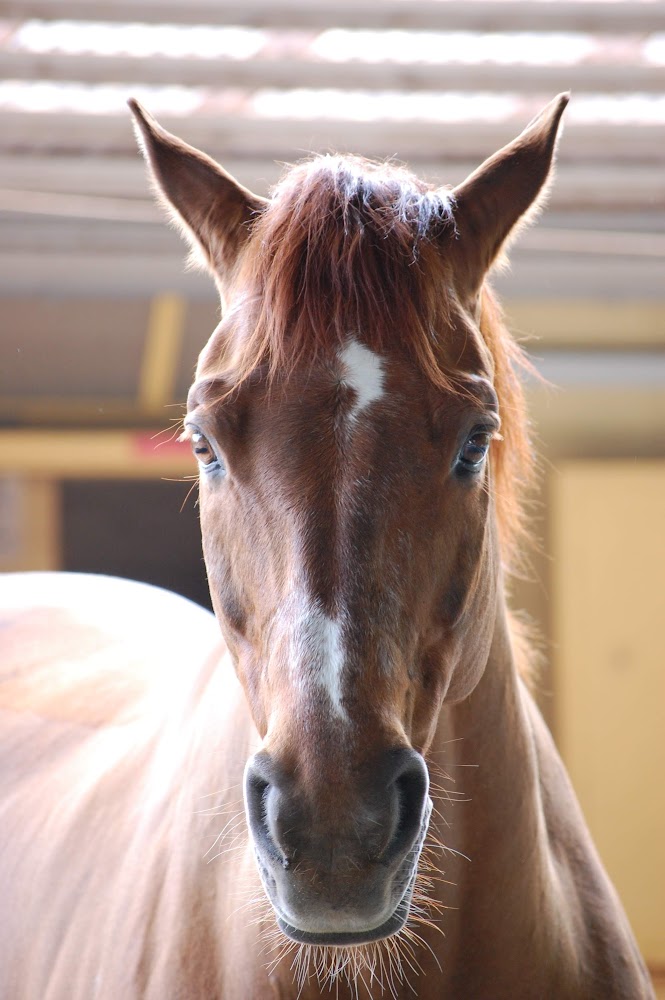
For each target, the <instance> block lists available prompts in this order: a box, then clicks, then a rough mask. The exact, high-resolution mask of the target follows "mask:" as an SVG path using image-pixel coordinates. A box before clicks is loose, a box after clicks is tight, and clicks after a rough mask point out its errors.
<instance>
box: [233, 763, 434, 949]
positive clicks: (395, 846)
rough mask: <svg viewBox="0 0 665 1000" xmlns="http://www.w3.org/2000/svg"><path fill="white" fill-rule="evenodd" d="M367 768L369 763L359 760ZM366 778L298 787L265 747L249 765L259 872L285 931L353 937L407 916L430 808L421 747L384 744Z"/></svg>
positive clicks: (304, 937) (313, 937)
mask: <svg viewBox="0 0 665 1000" xmlns="http://www.w3.org/2000/svg"><path fill="white" fill-rule="evenodd" d="M360 770H361V771H362V770H363V769H362V768H361V769H360ZM364 770H365V772H366V773H365V776H364V778H363V779H362V780H361V779H358V777H357V772H354V776H355V781H353V782H352V779H351V777H350V776H348V775H346V777H347V779H348V780H346V781H342V780H339V779H338V780H337V781H335V787H334V788H333V787H330V786H329V785H325V784H324V785H320V786H318V787H317V791H316V793H313V792H312V789H311V788H309V789H308V788H303V787H299V785H298V781H297V779H296V778H295V777H294V776H293V775H289V774H286V773H285V772H284V771H283V770H280V769H279V768H278V767H277V766H276V765H275V763H274V761H273V760H272V758H271V757H270V756H269V755H268V754H267V753H266V752H261V753H258V754H256V755H255V756H254V757H253V758H252V759H251V760H250V761H249V762H248V764H247V768H246V770H245V802H246V808H247V819H248V823H249V828H250V832H251V835H252V837H253V840H254V848H255V852H256V860H257V864H258V868H259V872H260V875H261V879H262V882H263V885H264V888H265V891H266V893H267V895H268V898H269V900H270V902H271V903H272V906H273V908H274V910H275V913H276V916H277V922H278V924H279V926H280V928H281V929H282V931H283V932H284V933H285V934H287V935H288V936H289V937H291V938H293V939H294V940H296V941H301V942H304V943H308V944H327V945H351V944H362V943H366V942H369V941H377V940H379V939H381V938H385V937H390V936H391V935H392V934H396V933H397V932H398V931H399V930H401V928H402V927H403V925H404V923H405V922H406V920H407V918H408V915H409V909H410V905H411V897H412V894H413V888H414V883H415V878H416V873H417V868H418V859H419V856H420V851H421V849H422V844H423V841H424V838H425V834H426V832H427V826H428V823H429V817H430V813H431V801H430V799H429V795H428V791H429V780H428V774H427V768H426V766H425V762H424V760H423V758H422V757H421V755H420V754H419V753H416V752H415V751H414V750H411V749H407V748H396V749H391V750H389V751H386V752H385V753H384V754H383V755H382V757H381V759H380V760H374V761H373V762H372V766H371V768H370V767H369V766H367V767H366V768H365V769H364Z"/></svg>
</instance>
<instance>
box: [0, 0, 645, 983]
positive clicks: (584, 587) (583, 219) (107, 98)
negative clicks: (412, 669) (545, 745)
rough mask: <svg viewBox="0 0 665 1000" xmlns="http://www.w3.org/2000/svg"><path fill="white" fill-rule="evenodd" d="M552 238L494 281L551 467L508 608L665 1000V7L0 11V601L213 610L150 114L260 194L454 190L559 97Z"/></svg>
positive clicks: (82, 4) (203, 0) (114, 0)
mask: <svg viewBox="0 0 665 1000" xmlns="http://www.w3.org/2000/svg"><path fill="white" fill-rule="evenodd" d="M564 90H570V91H571V92H572V100H571V103H570V106H569V109H568V111H567V114H566V124H565V129H564V133H563V137H562V140H561V143H560V147H559V154H558V164H557V170H556V179H555V183H554V186H553V189H552V192H551V196H550V198H549V202H548V205H547V208H546V211H545V212H544V213H543V214H542V217H541V218H540V219H539V220H538V223H537V225H535V226H534V227H532V228H530V229H528V230H526V231H525V232H523V233H522V235H521V236H520V238H519V240H518V241H517V242H516V243H515V245H514V246H513V248H512V250H511V254H510V259H511V267H510V269H507V270H503V271H500V272H497V273H496V274H495V275H494V277H493V284H494V286H495V287H496V289H497V290H498V292H499V293H500V296H501V298H502V301H503V304H504V307H505V311H506V314H507V318H508V322H509V325H510V326H511V328H512V329H513V331H514V332H515V333H516V334H518V335H519V336H520V337H521V338H524V342H525V346H526V348H527V351H528V353H529V355H530V357H531V359H532V361H533V363H534V365H535V368H536V369H537V372H538V373H539V375H540V376H541V378H539V379H538V378H535V377H534V378H533V379H532V380H530V382H529V384H528V394H529V400H530V406H531V413H532V417H533V425H534V432H535V437H536V440H537V447H538V451H539V453H540V456H541V476H540V487H539V492H538V494H537V496H536V497H534V503H533V517H534V523H535V529H536V534H537V536H538V539H539V544H538V546H537V548H536V549H535V551H534V552H533V554H532V558H531V563H532V571H531V573H530V574H529V578H527V579H525V580H523V581H519V583H518V585H517V586H516V588H515V595H514V603H515V604H516V606H518V607H521V608H524V609H526V612H527V614H528V616H529V618H530V619H531V620H533V622H535V623H536V626H537V629H538V630H539V634H540V636H541V639H540V645H541V647H542V651H543V654H544V655H543V666H542V668H541V670H540V673H539V675H538V678H537V680H536V688H537V694H538V697H539V701H540V704H541V707H542V709H543V712H544V714H545V716H546V718H547V720H548V722H549V724H550V725H551V727H552V729H553V731H554V734H555V737H556V740H557V742H558V745H559V747H560V749H561V752H562V754H563V756H564V759H565V762H566V765H567V767H568V769H569V772H570V774H571V776H572V779H573V783H574V785H575V787H576V790H577V792H578V795H579V797H580V799H581V802H582V805H583V808H584V811H585V814H586V817H587V820H588V823H589V826H590V828H591V831H592V834H593V836H594V838H595V841H596V843H597V845H598V847H599V850H600V853H601V855H602V857H603V859H604V861H605V864H606V866H607V867H608V869H609V871H610V874H611V876H612V878H613V879H614V881H615V883H616V885H617V887H618V890H619V893H620V895H621V897H622V899H623V901H624V904H625V906H626V909H627V912H628V914H629V917H630V920H631V922H632V925H633V928H634V930H635V933H636V935H637V938H638V941H639V944H640V946H641V948H642V951H643V953H644V955H645V957H646V959H647V962H648V964H649V968H650V970H651V972H652V975H653V977H654V981H655V983H656V985H657V988H658V989H659V990H660V992H659V996H664V997H665V892H664V891H663V887H664V886H665V852H664V851H663V844H665V791H664V788H665V785H664V783H663V778H662V776H663V773H665V740H664V739H663V732H664V731H665V730H664V728H663V706H664V705H665V671H664V669H663V665H664V663H665V640H664V639H663V632H662V627H661V625H662V622H663V620H664V619H665V532H663V512H664V511H665V392H664V388H665V354H664V352H663V342H664V335H665V283H664V278H665V225H664V223H665V127H664V126H665V3H664V2H661V0H557V2H550V3H542V2H539V0H522V2H513V0H471V2H467V3H453V2H452V0H335V2H328V0H317V2H316V3H311V2H307V0H245V2H244V3H243V4H237V5H236V4H232V3H220V2H212V0H188V2H187V3H183V2H180V3H176V2H175V0H143V2H142V3H140V4H136V3H135V2H133V3H129V2H127V0H97V2H95V0H7V2H0V570H2V571H5V572H6V571H13V570H30V569H67V570H73V571H94V572H103V573H113V574H118V575H121V576H128V577H132V578H135V579H142V580H147V581H149V582H152V583H156V584H159V585H161V586H165V587H168V588H170V589H173V590H177V591H179V592H181V593H184V594H185V595H187V596H189V597H191V598H192V599H194V600H197V601H200V602H201V603H206V602H207V601H208V597H207V586H206V580H205V572H204V567H203V562H202V557H201V548H200V541H199V535H198V522H197V510H196V490H195V488H194V489H193V488H192V487H193V479H192V477H193V473H194V469H193V467H192V459H191V455H190V452H189V448H188V447H187V446H186V445H181V444H179V443H178V441H177V426H178V421H179V420H180V418H181V416H182V414H183V402H184V399H185V396H186V392H187V388H188V386H189V384H190V382H191V377H192V373H193V369H194V365H195V362H196V357H197V353H198V351H199V350H200V349H201V347H202V346H203V344H204V343H205V341H206V339H207V337H208V336H209V334H210V332H211V331H212V329H213V328H214V326H215V325H216V323H217V321H218V317H219V306H218V302H217V299H216V297H215V290H214V287H213V285H212V282H211V281H210V280H209V278H208V277H207V276H205V275H203V274H201V273H197V272H196V271H193V270H191V269H189V270H188V269H187V268H186V267H185V266H184V248H183V245H182V243H181V240H180V237H179V235H178V234H177V233H176V232H175V231H174V230H173V229H169V227H168V226H167V225H165V224H164V217H163V213H162V212H161V211H160V209H159V208H158V207H157V206H156V205H155V203H154V201H153V198H152V195H151V192H150V190H149V186H148V183H147V181H146V176H145V170H144V166H143V163H142V161H141V159H140V157H139V155H138V153H137V150H136V143H135V139H134V135H133V132H132V127H131V122H130V115H129V113H128V111H127V108H126V100H127V98H128V97H130V96H134V97H137V98H138V99H139V100H141V101H142V102H143V103H144V104H145V105H146V107H147V108H148V109H149V110H150V111H152V112H153V113H154V114H155V115H156V116H157V117H158V118H159V119H160V121H161V122H162V123H163V124H164V125H165V126H166V127H167V128H169V129H170V130H172V131H174V132H175V133H177V134H178V135H180V136H182V137H183V138H184V139H186V140H187V141H188V142H190V143H191V144H193V145H195V146H198V147H199V148H201V149H204V150H206V151H207V152H208V153H210V154H211V155H212V156H214V157H215V158H216V159H217V160H218V161H219V162H221V163H222V164H223V165H224V166H225V167H226V169H227V170H229V171H230V172H231V173H232V174H233V175H234V176H235V177H237V178H238V179H239V180H240V181H241V182H242V183H243V184H245V185H246V186H248V187H249V188H251V189H253V190H254V191H256V192H257V193H259V194H266V193H267V192H268V191H269V188H270V186H271V184H273V183H274V182H275V181H276V180H277V179H278V177H279V175H280V173H281V170H282V164H283V163H285V162H293V161H294V160H295V159H298V158H300V157H302V156H304V155H306V154H307V153H308V152H309V151H325V150H331V149H334V150H340V151H350V152H359V153H362V154H364V155H368V156H372V157H394V158H396V159H398V160H400V161H404V162H406V163H407V164H408V165H409V166H410V167H411V168H412V169H413V170H415V171H416V172H417V173H418V174H420V175H421V176H423V177H425V178H426V179H428V180H431V181H435V182H440V183H448V184H456V183H458V182H459V181H461V180H462V179H464V177H466V175H467V174H468V173H470V171H471V170H472V169H474V168H475V167H476V166H477V165H478V164H479V163H480V162H481V161H482V160H483V159H484V158H485V157H487V156H488V155H490V154H491V153H492V152H494V151H495V150H496V149H498V148H499V147H500V146H502V145H503V144H505V143H506V142H508V141H509V140H510V139H512V138H513V137H514V136H515V135H517V134H518V132H519V131H520V130H521V129H522V128H523V126H524V125H525V124H526V123H527V122H528V121H529V119H530V118H531V117H532V116H533V115H534V114H535V113H536V112H537V111H538V110H539V109H540V108H541V107H542V106H543V105H544V104H545V103H547V101H548V100H549V99H551V97H553V96H554V95H555V94H557V93H559V92H561V91H564Z"/></svg>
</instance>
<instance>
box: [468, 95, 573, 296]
mask: <svg viewBox="0 0 665 1000" xmlns="http://www.w3.org/2000/svg"><path fill="white" fill-rule="evenodd" d="M569 97H570V95H569V94H559V96H558V97H555V99H554V100H553V101H551V102H550V104H548V105H547V107H546V108H544V109H543V110H542V111H541V113H540V114H539V115H538V116H537V117H536V118H534V119H533V121H531V122H529V124H528V125H527V127H526V128H525V129H524V131H523V132H522V133H521V135H519V136H518V137H517V138H516V139H514V140H513V141H512V142H511V143H509V144H508V145H507V146H504V147H503V149H500V150H499V152H498V153H495V154H494V156H491V157H490V158H489V159H488V160H486V161H485V162H484V163H483V164H482V166H480V167H479V168H478V169H477V170H475V171H474V172H473V173H472V174H471V175H470V176H469V177H467V179H466V180H465V181H463V183H462V184H460V185H459V186H458V187H457V188H455V189H454V191H453V194H454V196H455V202H456V208H455V226H456V239H455V241H454V243H453V246H452V255H453V259H454V280H455V283H456V285H457V287H458V291H459V293H460V295H461V296H462V298H464V299H467V300H473V299H474V298H475V296H476V295H477V293H478V291H479V290H480V287H481V285H482V283H483V280H484V278H485V275H486V273H487V270H488V268H489V267H490V266H491V265H492V263H493V262H494V260H495V259H496V257H497V255H498V254H499V251H500V250H501V247H502V246H503V244H504V243H505V241H506V239H507V238H508V237H509V236H510V233H511V232H512V231H513V229H514V228H515V226H516V225H517V223H518V222H519V221H520V219H522V218H523V217H524V216H525V214H526V213H528V212H529V210H530V209H532V208H534V207H536V208H537V206H538V202H539V200H541V199H539V195H540V194H541V192H543V191H544V190H545V189H546V181H547V178H548V175H549V173H550V169H551V167H552V162H553V160H554V152H555V149H556V141H557V134H558V131H559V122H560V120H561V115H562V114H563V111H564V109H565V107H566V105H567V104H568V100H569Z"/></svg>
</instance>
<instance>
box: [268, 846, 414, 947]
mask: <svg viewBox="0 0 665 1000" xmlns="http://www.w3.org/2000/svg"><path fill="white" fill-rule="evenodd" d="M417 875H418V858H416V860H415V862H414V864H413V868H412V871H411V875H410V877H409V881H408V884H407V886H406V889H405V891H404V895H403V896H402V898H401V899H400V901H399V903H398V904H397V906H396V908H395V910H394V911H393V914H392V916H390V917H389V918H388V919H387V920H384V921H383V923H381V924H379V926H378V927H372V928H368V929H367V930H361V931H323V932H314V931H306V930H302V929H301V928H299V927H294V926H293V924H290V923H289V922H288V921H287V920H285V919H284V917H282V916H280V914H279V913H277V911H276V910H275V914H276V917H277V925H278V927H279V929H280V930H281V931H282V933H283V934H286V936H287V937H288V938H291V940H292V941H297V942H298V943H299V944H314V945H323V946H331V947H338V948H339V947H341V948H343V947H345V946H350V945H362V944H371V943H372V942H373V941H381V940H382V939H383V938H388V937H392V935H393V934H397V933H399V931H401V929H402V928H403V927H404V924H405V923H406V921H407V920H408V917H409V911H410V909H411V899H412V898H413V889H414V886H415V883H416V877H417Z"/></svg>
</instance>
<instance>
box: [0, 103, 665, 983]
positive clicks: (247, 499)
mask: <svg viewBox="0 0 665 1000" xmlns="http://www.w3.org/2000/svg"><path fill="white" fill-rule="evenodd" d="M567 100H568V98H567V95H565V94H564V95H561V96H559V97H558V98H556V99H555V100H554V101H553V102H552V103H550V104H549V105H548V106H547V107H546V108H545V109H544V110H543V111H542V112H541V114H540V115H538V117H536V118H535V119H534V120H533V121H532V122H531V123H530V124H529V125H528V126H527V127H526V129H525V130H524V131H523V132H522V133H521V135H519V136H518V137H517V138H516V139H515V140H514V141H512V142H511V143H509V144H508V145H507V146H505V147H504V148H503V149H501V150H500V151H499V152H497V153H495V154H494V155H493V156H491V157H490V158H489V159H488V160H487V161H486V162H485V163H483V164H482V166H480V167H479V168H478V169H477V170H476V171H475V172H474V173H472V174H471V176H470V177H469V178H468V179H467V180H465V181H464V182H463V183H461V184H460V185H458V186H457V187H454V188H451V187H436V186H433V185H430V184H427V183H425V182H423V181H421V180H419V179H417V178H416V177H415V176H414V175H412V174H411V173H410V172H409V171H408V170H407V169H406V168H405V167H402V166H400V165H398V164H396V163H393V162H391V161H388V162H385V163H380V162H374V161H368V160H365V159H363V158H361V157H355V156H347V155H344V156H335V155H322V156H315V157H313V158H309V159H307V160H305V161H304V162H302V163H300V164H298V165H296V166H294V167H292V168H291V169H290V170H289V171H288V172H286V174H285V176H284V177H283V179H282V180H281V181H280V182H279V184H278V185H277V186H276V188H275V189H274V191H273V193H272V195H271V197H270V198H269V199H265V198H263V197H259V196H257V195H255V194H253V193H252V192H250V191H249V190H247V189H246V188H244V187H243V186H242V185H241V184H239V183H238V182H237V181H236V180H234V179H233V178H232V177H231V176H230V175H229V174H228V173H226V172H225V171H224V170H223V168H222V167H221V166H219V165H218V164H217V163H216V162H215V161H214V160H213V159H211V158H210V157H208V156H207V155H206V154H204V153H202V152H200V151H198V150H196V149H195V148H193V147H191V146H189V145H187V144H186V143H185V142H183V141H182V140H181V139H179V138H177V137H175V136H173V135H171V134H170V133H168V132H167V131H166V130H165V129H163V128H162V127H161V126H160V125H159V124H158V123H157V122H156V121H155V120H154V119H153V118H152V117H151V116H150V115H149V114H148V112H147V111H145V110H144V109H143V108H142V107H141V106H140V105H139V104H138V103H137V102H135V101H131V102H130V106H131V110H132V112H133V115H134V120H135V125H136V132H137V135H138V138H139V142H140V145H141V147H142V150H143V152H144V154H145V158H146V161H147V164H148V169H149V172H150V175H151V177H152V181H153V184H154V186H155V188H156V190H157V193H158V196H159V198H160V199H161V201H162V202H163V203H164V204H165V206H166V207H167V209H168V210H169V211H170V212H171V214H172V216H173V217H174V219H175V220H176V221H177V223H178V224H179V226H180V228H181V229H182V231H183V233H184V234H185V236H186V238H187V240H188V241H189V243H190V245H191V246H192V248H193V249H194V251H195V252H196V253H197V254H198V255H199V257H200V258H201V259H202V261H203V263H204V265H205V266H206V267H207V268H208V270H209V271H210V273H211V275H212V277H213V279H214V281H215V282H216V284H217V287H218V289H219V292H220V298H221V304H222V314H221V315H222V319H221V322H220V324H219V326H218V327H217V328H216V330H215V331H214V332H213V334H212V336H211V338H210V340H209V341H208V343H207V345H206V346H205V348H204V349H203V351H202V353H201V355H200V358H199V362H198V367H197V371H196V377H195V381H194V383H193V386H192V388H191V390H190V392H189V397H188V402H187V415H186V417H185V420H184V430H183V434H184V437H185V439H187V440H189V442H190V443H191V447H192V451H193V454H194V457H195V459H196V462H197V463H198V469H199V490H200V494H199V505H200V519H201V529H202V539H203V551H204V557H205V564H206V568H207V573H208V579H209V585H210V593H211V598H212V603H213V606H214V612H215V615H214V616H213V615H211V614H210V613H209V612H207V611H205V610H203V609H202V608H198V607H195V606H194V605H192V604H190V603H189V602H187V601H186V600H185V599H184V598H180V597H176V596H174V595H170V594H167V593H165V592H162V591H159V590H157V589H154V588H151V587H149V586H147V585H145V584H138V583H132V582H129V581H119V580H112V579H108V578H104V577H94V576H90V577H88V576H77V575H71V576H68V575H55V576H49V575H43V574H37V575H27V576H21V575H18V576H10V577H7V578H6V579H5V581H4V584H3V590H4V592H5V593H4V601H3V608H4V610H3V618H2V626H3V627H2V637H3V646H4V653H3V658H2V661H1V668H0V669H1V675H0V711H1V712H2V738H1V747H0V760H1V761H2V766H1V768H0V775H1V784H2V798H1V801H2V805H1V806H0V827H1V828H2V830H3V835H2V844H3V848H2V852H1V853H0V908H1V910H2V918H1V921H2V923H1V933H0V984H1V985H0V996H2V998H4V1000H65V998H66V1000H90V998H95V1000H269V998H282V1000H287V998H290V1000H295V998H302V1000H313V998H316V997H324V996H336V997H341V998H343V997H354V998H356V1000H362V998H378V997H388V998H390V997H392V998H394V1000H400V998H404V997H419V998H421V1000H434V998H437V1000H441V998H443V997H446V998H451V1000H545V998H546V1000H551V998H556V1000H600V998H603V1000H613V998H615V1000H619V998H622V1000H626V998H631V1000H636V998H646V997H653V992H652V989H651V986H650V982H649V977H648V974H647V971H646V968H645V966H644V964H643V961H642V959H641V957H640V954H639V951H638V948H637V945H636V943H635V941H634V939H633V936H632V933H631V930H630V927H629V924H628V921H627V919H626V917H625V915H624V913H623V910H622V908H621V904H620V902H619V900H618V898H617V895H616V893H615V890H614V888H613V886H612V885H611V883H610V881H609V879H608V876H607V875H606V873H605V871H604V869H603V867H602V864H601V862H600V860H599V857H598V855H597V853H596V851H595V848H594V846H593V844H592V841H591V838H590V835H589V833H588V831H587V829H586V826H585V823H584V820H583V817H582V814H581V811H580V808H579V806H578V804H577V801H576V798H575V795H574V792H573V790H572V788H571V785H570V782H569V780H568V777H567V775H566V772H565V770H564V767H563V764H562V762H561V760H560V758H559V756H558V754H557V751H556V749H555V746H554V743H553V741H552V738H551V736H550V734H549V732H548V730H547V728H546V726H545V724H544V722H543V719H542V718H541V715H540V714H539V711H538V709H537V707H536V704H535V701H534V699H533V697H532V695H531V694H530V690H529V682H528V681H529V667H530V664H531V662H532V660H533V656H532V654H531V652H530V648H529V643H528V641H527V639H526V638H525V636H524V635H523V632H522V630H521V629H520V627H519V623H518V621H517V619H516V618H515V617H514V616H513V615H512V614H511V613H510V612H509V610H508V603H507V596H506V595H507V593H508V588H509V582H510V576H511V573H514V572H515V571H516V569H517V568H518V566H519V558H520V552H521V551H522V550H523V545H524V536H525V533H526V532H527V527H526V526H525V520H524V517H523V516H522V515H523V508H524V499H525V497H526V496H527V494H528V488H529V482H530V477H531V474H532V466H533V452H532V446H531V444H530V441H529V436H528V426H527V419H526V413H525V405H524V399H523V394H522V388H521V377H520V373H521V370H522V369H523V368H524V365H525V364H526V361H525V358H524V356H523V355H522V353H521V350H520V348H519V347H518V345H517V344H516V342H515V341H514V340H513V339H512V338H511V336H510V335H509V333H508V332H507V330H506V328H505V325H504V323H503V320H502V317H501V312H500V308H499V306H498V304H497V301H496V299H495V297H494V294H493V292H492V290H491V287H490V285H489V284H488V280H487V275H488V271H489V270H490V268H491V267H492V265H493V264H494V263H495V262H496V261H497V260H498V259H499V257H500V256H501V254H502V252H503V248H504V247H505V245H506V243H507V241H508V240H509V239H510V238H511V236H512V235H514V234H515V231H516V229H517V228H518V227H519V226H520V225H521V223H522V222H523V221H524V219H525V218H526V217H527V216H529V215H531V214H533V212H534V210H535V209H536V208H537V207H538V206H539V204H540V202H541V200H542V195H543V192H544V191H545V189H546V187H547V184H548V180H549V177H550V174H551V168H552V164H553V160H554V156H555V150H556V145H557V136H558V132H559V125H560V120H561V117H562V114H563V111H564V108H565V106H566V103H567ZM165 544H168V541H167V540H166V539H165ZM582 668H583V665H582Z"/></svg>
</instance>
